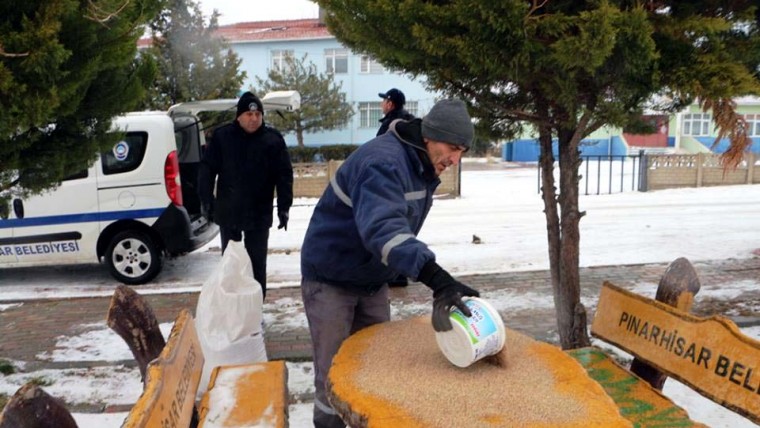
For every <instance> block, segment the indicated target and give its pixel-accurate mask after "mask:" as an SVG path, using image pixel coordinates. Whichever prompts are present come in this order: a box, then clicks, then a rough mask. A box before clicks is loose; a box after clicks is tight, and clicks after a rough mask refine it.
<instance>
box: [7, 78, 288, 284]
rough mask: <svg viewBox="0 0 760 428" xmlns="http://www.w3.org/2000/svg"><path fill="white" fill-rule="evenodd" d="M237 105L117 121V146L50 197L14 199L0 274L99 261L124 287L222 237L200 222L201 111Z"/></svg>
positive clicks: (280, 102) (190, 106) (281, 100)
mask: <svg viewBox="0 0 760 428" xmlns="http://www.w3.org/2000/svg"><path fill="white" fill-rule="evenodd" d="M236 103H237V100H236V99H226V100H213V101H200V102H191V103H184V104H178V105H176V106H173V107H172V108H171V109H170V110H169V112H168V113H167V112H135V113H127V114H125V115H124V116H120V117H117V118H115V119H114V122H113V123H114V128H115V129H117V130H119V131H122V132H124V136H123V138H122V139H121V140H120V141H119V142H117V143H116V144H115V145H114V146H113V147H112V148H111V150H109V151H106V152H104V153H101V155H100V156H99V157H98V159H97V160H96V161H95V163H94V164H93V165H92V166H90V167H89V168H87V169H86V170H82V171H80V172H79V173H77V174H74V175H72V176H71V177H68V178H67V179H66V180H64V181H63V182H62V183H61V185H60V186H59V187H58V188H56V189H55V190H52V191H49V192H46V193H43V194H41V195H35V196H32V197H29V198H25V199H21V198H17V199H14V200H13V202H12V209H11V210H10V211H11V212H10V213H8V215H7V216H6V217H7V218H0V266H2V267H22V266H41V265H54V264H65V263H88V262H92V261H94V260H98V261H101V262H104V263H105V264H106V266H107V267H108V270H109V271H110V273H111V275H113V277H114V278H116V279H117V280H119V281H121V282H123V283H125V284H144V283H146V282H149V281H151V280H152V279H153V278H155V277H156V275H158V273H159V272H160V271H161V266H162V260H163V257H164V256H165V255H168V256H179V255H183V254H186V253H188V252H191V251H193V250H196V249H198V248H200V247H202V246H203V245H205V244H206V243H208V242H209V241H210V240H211V239H213V238H214V237H215V236H216V235H217V233H218V232H219V229H218V227H217V226H216V225H215V224H213V223H208V222H207V221H206V220H205V219H204V218H203V217H202V216H201V215H200V203H199V200H198V195H197V192H196V185H195V183H196V181H197V171H198V164H199V162H200V159H201V154H202V147H203V146H204V145H205V136H204V132H203V131H204V129H203V125H202V123H201V121H200V120H199V119H198V116H197V115H198V113H200V112H201V111H223V110H227V109H230V110H232V111H234V109H235V105H236ZM262 103H263V104H264V109H265V110H278V109H282V110H294V109H298V108H299V107H300V95H299V94H298V92H295V91H280V92H273V93H270V94H267V95H266V96H265V97H264V98H263V99H262Z"/></svg>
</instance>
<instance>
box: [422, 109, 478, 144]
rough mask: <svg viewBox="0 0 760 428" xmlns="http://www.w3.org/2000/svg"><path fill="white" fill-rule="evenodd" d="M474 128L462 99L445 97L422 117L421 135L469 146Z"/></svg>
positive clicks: (434, 139)
mask: <svg viewBox="0 0 760 428" xmlns="http://www.w3.org/2000/svg"><path fill="white" fill-rule="evenodd" d="M474 134H475V129H474V127H473V126H472V121H471V120H470V115H469V114H468V113H467V106H465V104H464V101H462V100H458V99H446V100H441V101H438V102H437V103H435V105H434V106H433V108H431V109H430V112H429V113H428V114H427V115H426V116H425V117H423V118H422V137H424V138H427V139H430V140H433V141H440V142H443V143H449V144H453V145H455V146H462V147H464V148H466V149H469V148H470V144H471V143H472V137H473V135H474Z"/></svg>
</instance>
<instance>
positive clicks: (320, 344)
mask: <svg viewBox="0 0 760 428" xmlns="http://www.w3.org/2000/svg"><path fill="white" fill-rule="evenodd" d="M301 294H302V296H303V306H304V310H305V311H306V319H307V320H308V321H309V332H310V333H311V343H312V347H313V357H314V389H315V392H314V426H315V427H316V428H344V427H345V426H346V424H345V423H344V422H343V420H342V419H341V418H340V416H338V414H337V413H336V412H335V410H334V409H333V408H332V407H331V406H330V402H329V401H328V400H327V394H326V391H325V381H326V380H327V373H328V372H329V371H330V365H331V364H332V360H333V357H334V356H335V354H336V353H337V352H338V349H339V348H340V345H341V344H342V343H343V341H344V340H346V338H348V336H350V335H351V334H353V333H355V332H357V331H359V330H361V329H363V328H365V327H369V326H371V325H374V324H378V323H381V322H385V321H389V320H390V318H391V308H390V303H389V302H388V286H383V287H382V288H381V289H380V290H379V291H378V292H377V293H376V294H374V295H372V296H361V295H358V294H355V293H352V292H350V291H348V290H345V289H343V288H340V287H335V286H332V285H328V284H324V283H321V282H317V281H308V280H305V279H302V280H301Z"/></svg>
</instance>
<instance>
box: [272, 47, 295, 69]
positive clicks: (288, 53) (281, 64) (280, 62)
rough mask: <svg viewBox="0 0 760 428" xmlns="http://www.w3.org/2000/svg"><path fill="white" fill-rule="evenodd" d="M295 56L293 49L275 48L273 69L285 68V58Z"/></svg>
mask: <svg viewBox="0 0 760 428" xmlns="http://www.w3.org/2000/svg"><path fill="white" fill-rule="evenodd" d="M288 57H290V58H292V57H293V50H292V49H275V50H273V51H272V70H277V71H282V70H283V69H284V68H285V59H286V58H288Z"/></svg>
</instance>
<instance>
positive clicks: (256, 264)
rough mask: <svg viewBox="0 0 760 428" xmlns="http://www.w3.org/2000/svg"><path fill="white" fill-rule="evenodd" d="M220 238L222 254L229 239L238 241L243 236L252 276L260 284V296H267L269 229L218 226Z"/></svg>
mask: <svg viewBox="0 0 760 428" xmlns="http://www.w3.org/2000/svg"><path fill="white" fill-rule="evenodd" d="M219 234H220V235H221V238H222V254H224V250H225V249H226V248H227V243H228V242H230V240H233V241H240V240H241V239H243V236H245V242H244V245H245V251H246V252H247V253H248V257H250V258H251V265H252V266H253V278H254V279H255V280H256V281H257V282H258V283H259V284H261V291H262V297H267V249H268V247H269V229H249V230H237V229H232V228H229V227H224V226H219Z"/></svg>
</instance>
